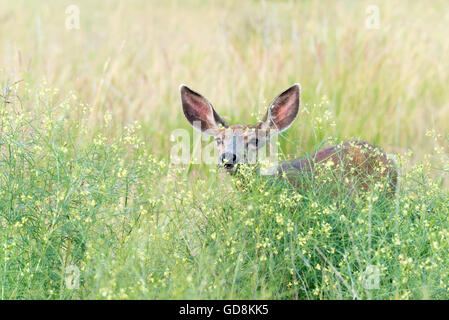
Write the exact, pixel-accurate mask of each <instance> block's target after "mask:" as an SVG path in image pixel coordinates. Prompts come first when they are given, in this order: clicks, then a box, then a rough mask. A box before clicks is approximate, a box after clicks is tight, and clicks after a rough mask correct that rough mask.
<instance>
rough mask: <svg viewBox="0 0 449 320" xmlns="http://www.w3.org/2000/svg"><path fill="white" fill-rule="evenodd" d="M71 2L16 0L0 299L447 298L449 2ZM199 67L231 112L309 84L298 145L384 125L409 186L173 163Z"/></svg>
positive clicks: (294, 142) (4, 61)
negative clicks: (297, 178)
mask: <svg viewBox="0 0 449 320" xmlns="http://www.w3.org/2000/svg"><path fill="white" fill-rule="evenodd" d="M70 4H71V3H69V2H64V1H61V2H51V1H48V2H32V3H29V2H25V1H23V2H21V1H18V2H15V3H13V2H10V3H8V4H7V5H6V6H2V7H1V8H0V17H1V19H2V24H1V30H2V40H1V41H0V61H1V64H0V68H1V71H0V81H1V88H2V91H1V96H0V287H1V288H0V294H1V298H2V299H114V298H118V299H147V298H150V299H179V298H188V299H197V298H198V299H200V298H201V299H224V298H228V299H241V298H250V299H251V298H254V299H263V298H265V299H340V298H343V299H354V298H359V299H408V298H418V299H427V298H433V299H443V298H444V299H447V297H448V296H449V294H448V290H449V289H448V283H449V263H448V261H447V256H448V255H449V242H448V240H449V219H448V215H449V191H448V189H447V186H448V173H449V157H448V147H449V124H448V121H447V119H448V118H449V91H448V90H447V83H449V81H448V80H449V79H448V78H449V73H448V72H447V70H449V69H448V67H449V66H448V63H449V61H448V60H447V59H445V57H447V56H448V53H449V42H448V41H447V39H446V38H447V37H446V32H445V31H446V29H447V23H448V19H449V16H448V15H447V14H445V12H446V11H447V4H446V3H445V2H444V1H434V2H432V3H431V4H429V3H428V2H427V3H426V2H424V1H423V2H420V1H410V2H407V1H404V2H401V3H399V4H398V3H391V2H386V1H385V2H384V1H376V3H375V4H377V5H378V7H379V10H380V25H379V29H367V28H366V26H365V18H366V12H365V9H366V6H367V5H368V4H371V3H365V2H363V1H361V2H352V1H341V2H326V1H323V2H321V1H320V2H309V1H304V2H287V1H285V2H283V1H282V2H271V1H262V2H258V1H257V2H256V1H248V2H244V3H242V2H241V1H231V2H228V1H226V2H224V1H223V2H220V1H218V2H213V3H212V2H203V1H190V0H189V1H183V2H179V3H178V2H173V3H167V2H165V1H164V2H163V1H153V2H147V1H136V2H133V4H132V5H129V4H128V3H126V4H125V3H123V2H118V1H117V2H116V1H108V2H98V3H96V2H91V1H80V2H79V4H78V6H79V9H80V29H73V30H70V29H67V28H66V27H65V19H66V18H67V14H66V13H65V9H66V7H67V6H68V5H70ZM17 12H21V14H20V15H17V14H15V13H17ZM183 82H185V83H188V84H189V85H191V86H192V88H194V89H197V90H198V91H200V92H201V93H203V94H205V96H206V97H208V99H210V101H211V102H212V103H213V104H214V107H215V108H216V110H217V111H218V112H219V113H220V115H221V116H223V117H225V118H226V116H227V118H226V120H229V121H230V122H231V123H237V122H241V123H254V122H256V121H257V120H258V119H259V117H260V115H261V114H262V113H263V112H264V111H265V110H266V106H267V105H268V103H269V102H270V101H271V99H272V98H274V96H275V95H276V94H277V93H278V92H280V91H282V89H285V88H287V87H288V86H289V85H290V84H292V83H294V82H300V83H301V84H302V88H303V92H302V94H303V95H302V110H301V113H300V115H299V117H298V119H297V120H296V122H295V123H294V125H293V126H292V127H291V128H290V129H288V131H286V133H285V134H283V135H282V137H280V139H279V143H280V149H281V151H282V154H281V155H280V156H281V158H285V159H292V158H293V157H294V156H304V155H306V154H307V153H311V152H313V151H314V150H315V149H317V148H321V147H323V146H325V145H328V144H331V143H337V142H339V141H342V140H347V139H350V138H359V139H362V140H368V141H371V142H373V143H374V144H377V145H381V146H382V147H383V148H384V149H385V150H386V151H387V152H389V153H395V154H396V156H397V158H398V161H397V164H398V168H399V170H400V172H401V177H400V185H399V189H398V191H397V193H396V195H395V196H393V197H388V196H385V194H384V193H383V192H382V191H383V190H382V185H381V184H380V185H377V186H376V188H373V189H371V190H369V191H367V192H366V194H363V195H360V196H357V197H352V196H349V195H348V194H347V193H345V192H341V193H339V194H338V196H336V197H335V196H332V195H331V193H329V192H326V184H324V183H323V184H320V183H319V181H320V180H319V179H326V176H319V177H317V179H318V182H317V181H315V183H314V184H313V188H304V190H301V191H298V190H296V189H294V188H292V187H291V186H290V185H289V184H288V183H287V182H286V181H276V182H273V181H272V180H270V179H267V178H265V177H260V176H258V175H257V174H255V173H254V172H253V171H252V170H250V168H245V167H242V168H240V170H239V174H238V175H237V176H235V177H230V176H228V175H225V174H224V173H223V172H221V171H220V170H218V169H217V168H216V167H215V166H208V165H195V164H194V165H191V166H188V167H186V166H182V165H173V164H172V163H170V151H171V148H172V146H173V143H174V142H173V141H171V139H170V135H171V133H172V132H173V130H174V129H178V128H183V129H186V130H189V131H190V130H191V128H190V126H189V124H188V123H187V121H186V120H185V119H184V117H183V115H182V110H181V105H180V98H179V92H178V90H177V88H178V85H179V84H180V83H183ZM136 120H139V121H138V122H136ZM78 271H79V283H77V281H76V280H77V279H78V277H77V274H78ZM377 276H378V277H377ZM376 279H378V280H379V282H377V280H376Z"/></svg>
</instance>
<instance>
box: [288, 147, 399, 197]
mask: <svg viewBox="0 0 449 320" xmlns="http://www.w3.org/2000/svg"><path fill="white" fill-rule="evenodd" d="M284 173H285V174H286V176H287V178H288V179H289V180H290V181H291V182H292V183H293V184H301V182H300V181H301V179H298V176H301V177H304V176H307V177H308V178H313V177H314V176H317V175H320V174H323V175H324V176H326V175H327V176H328V177H329V178H330V179H332V180H339V181H336V182H337V183H344V184H345V185H347V186H348V188H349V189H351V190H354V189H364V190H366V189H368V188H369V187H370V186H372V185H374V184H375V183H376V182H381V183H382V182H384V183H386V187H387V191H388V192H390V193H394V191H395V189H396V183H397V175H398V174H397V169H396V167H395V164H394V162H393V161H392V160H391V159H388V157H387V155H386V154H385V153H384V152H383V151H382V150H381V149H380V148H378V147H375V146H373V145H371V144H369V143H367V142H363V141H348V142H345V143H342V144H338V145H335V146H331V147H327V148H324V149H321V150H319V151H317V152H315V153H313V154H311V155H309V156H307V157H304V158H301V159H298V160H295V161H291V162H282V163H281V164H280V166H279V174H280V175H283V174H284ZM333 182H335V181H333Z"/></svg>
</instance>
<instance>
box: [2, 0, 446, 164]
mask: <svg viewBox="0 0 449 320" xmlns="http://www.w3.org/2000/svg"><path fill="white" fill-rule="evenodd" d="M77 17H78V18H79V19H78V20H77ZM448 26H449V5H448V3H447V1H444V0H442V1H432V2H429V1H394V2H393V1H378V0H371V1H199V0H187V1H136V0H133V1H113V0H111V1H59V0H58V1H56V0H49V1H20V0H19V1H5V0H2V1H1V5H0V77H1V79H0V80H1V82H2V84H3V85H4V86H5V87H6V86H7V85H11V84H14V83H15V82H17V81H20V80H22V81H21V82H19V83H16V84H15V87H16V88H17V90H18V92H19V94H23V95H25V94H27V92H33V91H34V90H38V89H39V88H41V87H43V86H46V85H48V86H52V87H55V88H57V89H58V91H57V92H55V96H56V98H58V97H59V98H60V99H63V98H64V97H67V96H68V95H72V94H73V95H76V96H77V97H78V98H79V99H80V100H81V101H84V102H85V103H87V104H89V105H90V106H91V113H92V114H91V124H92V125H93V126H96V125H98V126H101V123H102V120H103V117H104V115H105V114H106V113H107V112H109V113H110V114H111V115H112V121H113V123H114V124H115V127H116V128H117V130H119V129H120V128H121V127H122V126H123V125H125V124H128V123H132V122H133V121H135V120H139V121H140V123H141V124H142V127H143V130H142V132H143V135H144V136H145V139H146V140H147V141H148V142H150V144H151V147H152V149H153V150H152V152H154V153H156V154H159V155H160V156H162V157H165V156H168V154H169V150H170V147H171V146H172V143H171V142H170V140H169V138H168V137H169V134H170V132H171V131H172V130H174V129H176V128H185V129H188V130H191V129H190V127H189V125H188V123H187V121H185V119H184V117H183V114H182V110H181V103H180V98H179V92H178V86H179V85H180V84H181V83H186V84H187V85H189V86H190V87H191V88H193V89H195V90H197V91H199V92H200V93H202V94H203V95H204V96H206V97H207V98H208V99H209V100H210V101H211V102H212V104H213V105H214V107H215V109H216V110H217V112H218V113H219V114H220V115H221V116H222V117H223V118H225V119H226V120H228V121H230V122H231V123H247V124H251V123H255V122H257V121H258V120H259V119H260V117H261V116H262V114H263V113H264V112H265V110H266V107H267V105H268V104H269V103H270V102H271V100H272V99H273V98H274V97H275V96H276V95H277V94H278V93H280V92H281V91H282V90H283V89H285V88H287V87H288V86H290V85H291V84H293V83H295V82H299V83H301V85H302V107H303V109H302V112H301V114H300V117H298V119H297V120H296V123H295V124H294V125H293V126H292V127H291V128H290V129H289V130H288V131H287V132H286V133H285V135H284V138H285V139H283V140H282V139H281V144H282V147H283V150H284V152H285V153H286V154H287V156H288V157H289V156H290V155H293V154H294V155H298V156H300V155H304V153H305V152H313V151H314V149H313V148H314V146H317V145H318V144H320V143H321V142H322V141H324V140H326V139H331V138H335V139H343V140H344V139H349V138H358V139H362V140H368V141H370V142H372V143H374V144H377V145H381V146H382V147H383V148H384V149H385V150H386V151H387V152H390V153H394V152H406V151H407V150H412V151H413V156H412V157H413V158H414V159H421V158H423V156H424V154H425V153H428V152H433V150H434V148H435V147H439V143H444V141H440V142H438V139H436V140H434V139H429V137H428V136H426V133H427V134H428V135H429V133H430V132H434V133H435V132H436V133H437V134H442V135H443V136H444V135H447V133H448V130H449V121H448V120H449V90H448V88H447V86H448V83H449V72H448V70H449V59H448V57H449V40H448V39H449V38H448V36H447V31H448ZM26 108H33V106H32V105H29V106H26ZM331 140H332V139H331Z"/></svg>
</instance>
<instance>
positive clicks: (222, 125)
mask: <svg viewBox="0 0 449 320" xmlns="http://www.w3.org/2000/svg"><path fill="white" fill-rule="evenodd" d="M180 91H181V100H182V108H183V111H184V115H185V117H186V118H187V120H188V121H189V122H190V124H191V125H192V126H193V127H194V128H195V129H197V130H200V131H201V132H203V133H205V134H209V135H212V136H214V137H215V141H216V143H217V150H218V154H219V159H218V163H219V164H220V165H222V166H223V167H224V168H225V169H226V170H227V171H228V172H235V170H236V169H237V164H238V163H248V162H250V161H249V160H254V159H255V158H257V154H258V152H259V150H260V149H261V148H263V147H265V144H266V143H267V142H268V141H269V139H270V138H271V137H272V136H273V135H275V134H278V133H280V132H282V131H285V130H287V129H288V127H290V125H291V124H292V123H293V121H294V120H295V118H296V116H297V114H298V110H299V101H300V96H301V86H300V85H299V84H295V85H293V86H291V87H290V88H288V89H287V90H285V91H284V92H282V93H281V94H280V95H279V96H277V97H276V98H275V99H274V100H273V102H272V103H271V104H270V105H269V106H268V110H267V112H266V114H265V116H264V117H263V119H262V120H261V121H260V122H259V123H258V124H256V125H253V126H249V125H229V124H228V123H227V122H226V121H224V120H223V119H222V118H221V117H220V116H219V115H218V114H217V112H216V111H215V110H214V108H213V107H212V104H211V103H210V102H209V101H208V100H207V99H206V98H204V97H203V96H202V95H201V94H199V93H197V92H195V91H193V90H192V89H190V88H188V87H187V86H185V85H181V86H180Z"/></svg>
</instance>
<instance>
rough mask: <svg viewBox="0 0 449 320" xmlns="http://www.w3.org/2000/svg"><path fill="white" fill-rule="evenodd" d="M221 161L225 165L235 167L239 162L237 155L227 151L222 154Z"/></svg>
mask: <svg viewBox="0 0 449 320" xmlns="http://www.w3.org/2000/svg"><path fill="white" fill-rule="evenodd" d="M220 160H221V163H222V164H223V165H224V166H225V167H233V166H234V164H236V162H237V156H236V155H235V154H233V153H230V152H225V153H223V154H222V155H221V156H220Z"/></svg>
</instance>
